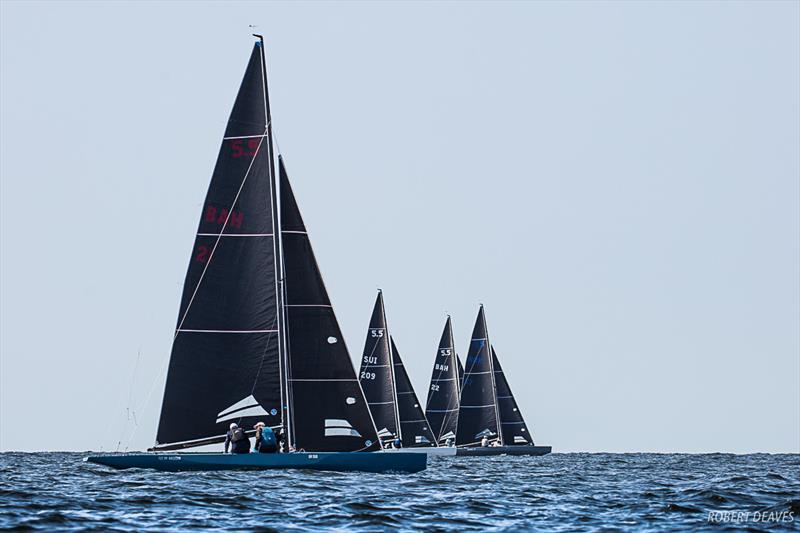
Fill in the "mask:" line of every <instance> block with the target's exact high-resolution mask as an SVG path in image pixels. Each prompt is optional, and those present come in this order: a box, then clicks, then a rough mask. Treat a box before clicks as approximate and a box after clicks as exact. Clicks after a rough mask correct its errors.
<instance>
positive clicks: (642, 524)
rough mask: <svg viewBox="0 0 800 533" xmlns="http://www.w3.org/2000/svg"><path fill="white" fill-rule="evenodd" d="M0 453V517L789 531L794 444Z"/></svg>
mask: <svg viewBox="0 0 800 533" xmlns="http://www.w3.org/2000/svg"><path fill="white" fill-rule="evenodd" d="M85 455H86V454H80V453H33V454H24V453H3V454H0V528H3V529H40V530H44V531H63V530H71V529H95V530H123V531H125V530H126V531H142V530H153V531H168V530H174V531H178V530H185V529H209V530H210V529H222V528H224V529H228V530H230V529H233V530H260V531H267V530H281V531H283V530H324V529H338V530H372V531H378V530H389V529H391V530H394V529H400V530H439V531H462V530H507V531H519V530H552V531H601V530H608V529H614V530H629V531H643V530H649V531H657V530H665V531H666V530H683V531H689V530H698V529H706V530H710V531H722V530H783V529H786V530H800V456H799V455H768V454H756V455H728V454H709V455H687V454H558V453H555V454H551V455H547V456H543V457H474V458H431V459H429V461H428V469H427V470H426V471H424V472H420V473H418V474H366V473H337V472H313V471H292V470H281V471H261V472H258V471H248V472H235V471H229V472H179V473H165V472H155V471H148V470H120V471H115V470H111V469H108V468H106V467H103V466H101V465H95V464H89V463H84V462H83V460H82V459H83V457H84V456H85Z"/></svg>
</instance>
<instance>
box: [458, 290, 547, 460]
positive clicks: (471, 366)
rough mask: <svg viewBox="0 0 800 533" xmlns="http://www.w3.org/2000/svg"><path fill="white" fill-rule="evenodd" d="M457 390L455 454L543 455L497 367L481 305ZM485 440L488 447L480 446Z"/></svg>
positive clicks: (544, 449) (502, 374) (501, 372)
mask: <svg viewBox="0 0 800 533" xmlns="http://www.w3.org/2000/svg"><path fill="white" fill-rule="evenodd" d="M465 366H466V368H465V370H464V379H463V383H462V387H461V404H460V406H459V413H458V431H457V433H456V445H457V446H458V453H457V455H503V454H506V455H544V454H546V453H550V451H551V447H550V446H535V445H534V442H533V437H532V436H531V435H530V434H529V432H528V429H527V427H526V425H525V421H524V420H523V419H522V414H521V413H520V411H519V408H518V407H517V403H516V400H515V399H514V396H513V395H512V394H511V388H510V387H509V385H508V381H507V380H506V377H505V374H504V373H503V370H502V369H501V368H500V363H499V361H498V359H497V354H496V353H495V351H494V349H493V347H492V345H491V343H490V341H489V331H488V328H487V327H486V316H485V314H484V310H483V306H482V305H481V307H480V310H479V311H478V318H477V319H476V321H475V327H474V328H473V330H472V338H471V339H470V344H469V352H468V353H467V360H466V363H465ZM484 438H486V439H488V440H489V441H490V442H491V445H490V446H481V442H482V441H483V439H484Z"/></svg>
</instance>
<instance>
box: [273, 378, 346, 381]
mask: <svg viewBox="0 0 800 533" xmlns="http://www.w3.org/2000/svg"><path fill="white" fill-rule="evenodd" d="M289 381H358V380H357V379H349V378H343V379H330V378H319V379H313V378H308V379H295V378H291V379H289Z"/></svg>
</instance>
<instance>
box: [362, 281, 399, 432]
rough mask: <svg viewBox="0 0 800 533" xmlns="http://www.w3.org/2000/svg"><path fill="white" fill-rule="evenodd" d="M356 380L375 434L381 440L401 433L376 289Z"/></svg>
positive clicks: (383, 318) (386, 335)
mask: <svg viewBox="0 0 800 533" xmlns="http://www.w3.org/2000/svg"><path fill="white" fill-rule="evenodd" d="M359 380H360V381H361V387H362V388H363V389H364V395H365V396H366V397H367V402H368V403H369V408H370V411H372V417H373V419H374V420H375V427H376V428H377V430H378V437H380V439H381V440H392V439H394V438H395V437H398V436H400V432H399V429H400V415H399V413H398V411H397V396H396V390H395V386H394V368H393V366H392V355H391V351H390V344H389V331H388V328H387V325H386V311H385V309H384V306H383V293H382V292H381V291H378V297H377V299H376V300H375V307H374V308H373V309H372V317H371V318H370V321H369V329H368V330H367V340H366V341H365V343H364V354H363V356H362V357H361V371H360V372H359Z"/></svg>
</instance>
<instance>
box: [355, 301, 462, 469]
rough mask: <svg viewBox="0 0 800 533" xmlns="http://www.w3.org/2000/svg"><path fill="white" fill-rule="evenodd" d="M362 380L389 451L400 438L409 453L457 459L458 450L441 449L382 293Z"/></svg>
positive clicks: (372, 322) (366, 346) (363, 362)
mask: <svg viewBox="0 0 800 533" xmlns="http://www.w3.org/2000/svg"><path fill="white" fill-rule="evenodd" d="M359 380H360V381H361V388H362V389H363V390H364V396H365V397H366V399H367V405H369V408H370V411H371V413H372V418H373V420H374V421H375V427H376V428H377V430H378V438H379V439H380V441H381V444H382V446H383V448H384V450H385V451H390V450H391V451H394V450H393V449H392V442H393V441H394V440H395V439H398V438H399V439H400V441H401V443H402V448H401V450H402V451H405V452H422V453H427V454H429V455H455V448H452V447H451V448H445V447H439V446H438V445H437V442H436V438H435V437H434V434H433V432H432V430H431V426H430V424H429V423H428V420H427V419H426V417H425V413H424V411H423V410H422V407H421V406H420V403H419V399H418V398H417V394H416V393H415V392H414V388H413V387H412V385H411V380H410V379H409V377H408V373H407V372H406V370H405V367H404V366H403V361H402V359H401V358H400V352H398V350H397V346H396V345H395V343H394V339H393V338H392V336H391V335H390V334H389V328H388V322H387V320H386V310H385V307H384V303H383V292H381V291H380V290H379V291H378V296H377V298H376V300H375V306H374V308H373V310H372V317H371V318H370V322H369V328H368V330H367V339H366V341H365V343H364V353H363V356H362V358H361V370H360V372H359Z"/></svg>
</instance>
